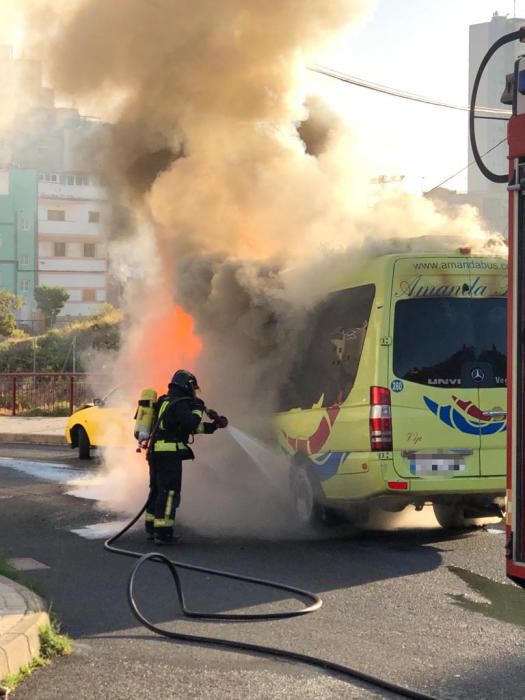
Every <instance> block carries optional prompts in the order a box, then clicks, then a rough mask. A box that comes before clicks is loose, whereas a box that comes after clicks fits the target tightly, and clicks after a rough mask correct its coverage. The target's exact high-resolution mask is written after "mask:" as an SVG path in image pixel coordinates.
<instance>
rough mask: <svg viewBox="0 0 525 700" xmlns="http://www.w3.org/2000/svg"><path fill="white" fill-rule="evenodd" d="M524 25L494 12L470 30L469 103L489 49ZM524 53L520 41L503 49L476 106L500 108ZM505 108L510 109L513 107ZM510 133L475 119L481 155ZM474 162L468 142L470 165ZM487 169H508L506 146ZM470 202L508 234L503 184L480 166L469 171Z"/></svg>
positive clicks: (493, 123)
mask: <svg viewBox="0 0 525 700" xmlns="http://www.w3.org/2000/svg"><path fill="white" fill-rule="evenodd" d="M524 24H525V19H519V18H517V17H512V18H511V17H506V16H501V15H498V13H497V12H495V13H494V15H493V17H492V19H491V20H490V22H484V23H482V24H473V25H471V26H470V28H469V30H470V31H469V94H468V104H470V97H471V95H472V86H473V84H474V79H475V77H476V73H477V71H478V68H479V65H480V63H481V61H482V59H483V57H484V56H485V54H486V52H487V50H488V49H489V48H490V47H491V46H492V44H493V43H494V42H495V41H497V39H499V38H500V37H502V36H503V35H504V34H508V33H510V32H514V31H516V30H517V29H519V28H520V27H522V26H523V25H524ZM523 53H525V47H524V46H523V44H521V43H519V42H518V41H514V42H511V43H509V44H507V45H506V46H504V47H502V48H500V49H499V50H498V51H497V52H496V54H495V55H494V56H493V57H492V59H491V61H490V62H489V64H488V66H487V67H486V69H485V74H484V77H483V79H482V81H481V83H480V86H479V91H478V97H477V103H478V105H480V106H482V107H498V108H500V109H505V108H506V107H505V106H504V105H502V104H501V101H500V100H501V95H502V93H503V90H504V88H505V77H506V75H507V74H508V73H512V72H513V70H514V61H515V60H516V58H517V56H519V55H520V54H523ZM506 109H509V110H510V107H507V108H506ZM506 134H507V123H506V122H505V121H497V120H494V119H476V141H477V145H478V149H479V152H480V153H481V154H483V153H486V152H487V151H488V150H489V149H491V148H492V147H493V146H495V145H496V144H497V143H498V142H499V141H502V140H503V141H504V139H505V138H506ZM471 160H473V155H472V150H471V148H470V140H469V162H470V161H471ZM483 161H484V162H485V164H486V165H487V167H488V168H489V169H490V170H492V171H493V172H496V173H499V174H502V173H506V172H507V170H508V161H507V147H506V143H505V142H504V143H502V144H501V145H500V146H498V148H496V149H495V150H494V151H492V152H491V153H489V154H488V155H486V156H485V157H484V158H483ZM468 193H469V199H470V200H471V201H473V202H475V203H476V205H477V206H478V207H479V209H480V211H481V212H482V214H483V215H484V216H485V218H486V220H487V221H488V223H489V224H490V225H491V226H492V227H493V228H497V229H498V230H500V231H501V232H503V233H506V231H507V191H506V188H505V186H504V185H499V184H497V183H494V182H491V181H490V180H487V179H486V178H485V176H484V175H483V174H482V173H481V172H480V170H479V169H478V168H477V166H475V165H472V166H471V167H470V168H469V170H468Z"/></svg>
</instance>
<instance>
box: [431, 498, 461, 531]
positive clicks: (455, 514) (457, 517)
mask: <svg viewBox="0 0 525 700" xmlns="http://www.w3.org/2000/svg"><path fill="white" fill-rule="evenodd" d="M432 508H433V509H434V515H435V516H436V520H437V521H438V523H439V524H440V525H441V527H442V528H443V529H444V530H458V529H460V528H464V527H465V525H466V523H465V505H464V504H463V503H433V504H432Z"/></svg>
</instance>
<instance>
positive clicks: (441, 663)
mask: <svg viewBox="0 0 525 700" xmlns="http://www.w3.org/2000/svg"><path fill="white" fill-rule="evenodd" d="M29 452H30V454H29ZM29 452H28V450H26V449H24V448H22V447H18V448H9V447H6V446H2V448H1V449H0V458H1V457H5V456H10V457H12V458H13V457H14V458H15V459H21V460H37V461H38V460H40V459H47V460H48V461H50V462H55V463H56V462H62V461H63V460H65V462H64V464H67V466H68V471H67V473H69V470H70V469H73V470H77V469H83V468H84V464H82V463H80V462H78V461H77V460H75V459H74V457H71V454H69V453H67V452H66V453H65V454H61V453H64V450H63V449H61V448H46V449H45V450H43V451H40V450H38V449H36V448H30V450H29ZM4 464H5V462H4ZM42 468H43V469H45V468H46V467H45V465H44V464H43V465H42ZM90 468H92V469H96V468H97V465H96V463H95V464H90ZM59 477H60V472H59ZM0 501H1V508H0V555H2V556H4V557H7V558H12V557H29V558H33V559H35V560H37V561H39V562H42V563H43V564H45V565H47V566H48V567H49V568H48V569H39V570H34V571H28V572H25V576H26V579H27V580H29V581H31V582H32V583H34V584H35V585H37V586H38V587H39V589H40V590H41V591H42V592H43V593H44V594H45V595H46V596H47V597H48V599H49V600H51V601H52V606H53V609H54V610H55V612H56V613H57V614H58V615H59V617H60V619H61V620H62V623H63V629H64V631H66V632H67V633H68V634H70V635H71V636H72V637H73V639H74V653H73V654H72V655H71V656H70V657H68V658H62V659H59V660H57V661H56V662H55V663H54V664H53V665H52V666H51V667H49V668H46V669H43V670H39V671H37V672H36V673H34V674H33V675H32V676H31V677H30V678H29V679H28V680H26V681H24V682H23V683H22V684H21V685H20V687H19V688H18V689H17V690H16V692H15V693H14V698H15V699H16V700H29V699H31V700H35V699H37V700H58V698H61V699H62V698H69V697H71V698H73V697H74V698H76V700H84V699H86V700H87V698H89V699H90V700H93V698H108V699H111V700H113V699H114V700H121V699H122V700H124V699H126V700H134V699H135V698H137V699H138V698H141V699H142V698H145V697H154V698H156V700H167V699H168V698H174V697H179V696H180V697H184V698H204V697H206V698H207V699H209V700H215V699H217V700H218V699H219V698H220V699H221V700H222V699H223V698H232V699H234V698H239V699H240V698H256V699H258V698H261V699H263V698H264V699H265V700H266V699H273V698H301V699H302V698H305V699H308V698H312V699H313V698H364V699H367V698H374V697H395V696H394V695H388V694H386V693H385V692H382V691H376V690H372V689H370V688H367V687H364V686H362V685H359V684H354V683H348V682H346V681H345V680H342V679H341V678H338V677H336V676H332V675H328V674H325V673H322V672H318V671H315V670H313V669H310V668H307V667H304V666H301V665H298V664H292V663H282V662H275V661H272V660H270V659H267V658H264V657H262V656H252V655H248V654H240V653H236V652H230V651H221V650H219V649H217V648H204V647H201V646H197V645H194V644H192V645H188V644H179V643H173V642H170V641H168V640H165V639H161V638H158V637H156V636H154V635H153V634H151V633H150V632H149V631H148V630H146V629H145V628H143V627H140V626H138V625H137V623H136V621H135V619H134V618H133V616H132V615H131V612H130V611H129V609H128V606H127V602H126V595H125V588H126V581H127V577H128V574H129V571H130V568H131V560H128V559H127V558H124V557H118V556H114V555H110V554H108V553H106V552H104V550H103V549H102V543H101V541H100V540H88V539H84V538H82V537H79V536H78V535H77V534H74V533H73V532H71V530H73V529H78V528H81V527H83V526H86V525H90V524H94V523H100V522H102V521H104V520H112V519H115V515H114V514H111V513H107V514H105V513H101V512H100V511H98V510H96V509H95V507H94V503H93V502H92V501H87V500H83V499H79V498H73V497H71V496H68V495H65V489H64V487H63V485H62V484H61V483H59V482H58V481H56V482H50V481H44V480H42V479H41V478H39V477H38V475H37V476H34V475H29V474H27V473H23V472H20V471H17V470H15V469H13V468H9V467H6V466H0ZM126 542H127V543H128V544H129V546H130V547H131V548H133V549H139V550H144V551H147V550H148V545H147V544H146V543H145V542H144V540H143V536H142V532H141V531H135V532H132V533H131V534H130V535H129V537H127V540H126ZM503 545H504V537H503V534H502V532H501V528H498V527H494V526H491V527H489V528H475V529H472V530H469V531H466V532H463V533H460V534H456V535H450V534H446V533H444V532H443V531H442V530H440V529H439V528H437V527H430V528H426V529H425V528H410V529H404V530H392V531H385V530H383V531H380V530H372V531H368V532H363V533H361V534H359V535H358V536H353V537H341V536H339V537H335V536H334V537H333V538H328V539H318V540H310V541H307V540H301V541H288V542H286V541H281V542H275V541H273V542H270V541H268V542H264V541H250V540H242V539H236V540H229V541H228V540H224V541H216V540H215V541H210V540H209V539H205V538H199V536H198V534H193V535H192V536H191V537H190V538H188V539H187V540H186V541H185V543H184V544H182V545H180V547H178V548H177V549H176V551H175V552H174V556H176V558H178V559H180V560H183V561H188V562H192V563H197V564H200V565H203V566H210V567H215V568H224V569H228V570H231V571H237V572H240V573H247V574H249V575H253V576H260V577H263V578H272V579H277V580H280V581H283V582H285V583H289V584H291V585H296V586H298V587H302V588H306V589H308V590H311V591H314V592H316V593H318V594H319V595H320V596H321V597H322V598H323V601H324V604H323V607H322V609H321V611H320V612H318V613H315V614H312V615H309V616H307V617H302V618H297V619H293V620H287V621H275V622H259V623H230V624H214V623H209V622H189V621H186V620H180V618H179V614H178V610H177V605H176V603H175V599H174V595H173V590H172V583H171V581H170V579H169V575H168V574H167V573H166V572H163V571H161V570H160V569H159V567H158V566H155V565H152V566H151V567H149V569H148V570H147V571H145V572H144V574H143V575H141V577H140V581H139V589H140V590H139V598H140V603H141V606H142V607H143V610H144V612H146V614H147V615H148V616H149V617H150V618H151V619H153V620H155V621H157V622H158V623H159V624H162V625H165V626H166V627H167V628H169V629H175V628H176V629H177V630H179V631H183V632H186V633H188V634H192V633H193V634H199V635H210V636H218V637H224V638H229V639H238V640H245V641H250V642H255V643H257V644H265V645H273V646H277V647H280V648H284V649H293V650H296V651H300V652H303V653H306V654H311V655H318V656H321V657H323V658H325V659H330V660H332V661H335V662H338V663H341V664H346V665H350V666H353V667H354V668H358V669H360V670H362V671H365V672H367V673H371V674H376V675H379V676H381V677H383V678H385V679H388V680H390V681H392V682H394V683H398V684H401V685H406V686H410V687H412V688H414V689H417V690H419V691H422V692H427V693H429V694H432V695H435V696H438V697H441V698H465V699H466V698H469V699H470V698H473V697H475V698H477V699H480V700H481V699H482V698H487V699H488V698H490V699H491V700H493V699H494V698H507V699H511V698H516V699H518V698H520V699H521V698H523V696H524V691H523V687H524V685H525V668H524V664H523V658H524V651H525V635H524V627H525V594H524V593H523V592H522V591H521V589H518V588H517V587H515V586H513V585H511V584H508V583H507V582H506V580H505V575H504V558H503ZM183 580H184V582H185V584H186V587H187V595H188V604H189V605H190V606H191V607H193V608H205V609H208V610H211V611H225V610H232V609H234V610H235V609H241V608H243V607H248V608H249V609H250V610H251V611H252V610H259V609H262V608H263V606H264V609H272V610H275V609H279V608H280V607H282V606H283V605H287V606H293V605H294V604H295V603H294V602H293V601H283V600H281V599H280V597H279V595H278V594H274V593H272V592H271V591H268V590H266V589H262V588H260V589H259V588H251V587H250V588H247V587H245V586H242V585H240V584H235V583H232V582H229V583H228V582H224V581H221V580H219V579H215V578H212V577H208V576H202V575H201V576H196V575H194V574H188V573H185V574H183Z"/></svg>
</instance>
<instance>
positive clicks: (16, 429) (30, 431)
mask: <svg viewBox="0 0 525 700" xmlns="http://www.w3.org/2000/svg"><path fill="white" fill-rule="evenodd" d="M67 421H68V418H67V416H61V417H59V418H48V417H40V416H37V417H26V416H0V443H17V442H21V443H25V444H27V445H65V444H66V437H65V430H66V423H67Z"/></svg>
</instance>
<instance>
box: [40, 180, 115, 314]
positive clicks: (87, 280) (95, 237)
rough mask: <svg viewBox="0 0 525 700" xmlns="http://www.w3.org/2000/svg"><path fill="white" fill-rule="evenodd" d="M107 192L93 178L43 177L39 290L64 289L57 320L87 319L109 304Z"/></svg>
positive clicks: (108, 208) (41, 182) (108, 209)
mask: <svg viewBox="0 0 525 700" xmlns="http://www.w3.org/2000/svg"><path fill="white" fill-rule="evenodd" d="M109 217H110V206H109V203H108V197H107V191H106V189H105V188H104V187H102V186H101V185H100V183H99V182H98V181H97V179H96V178H95V177H94V176H93V175H89V174H86V173H80V172H41V173H39V182H38V285H39V286H46V287H64V288H65V289H66V290H67V292H68V294H69V299H68V301H67V302H66V304H65V306H64V309H63V310H62V312H61V315H67V316H85V315H87V314H90V313H93V312H94V311H96V309H97V308H98V307H100V305H101V304H103V303H104V302H106V300H107V266H108V265H107V247H106V240H107V229H108V225H109Z"/></svg>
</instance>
